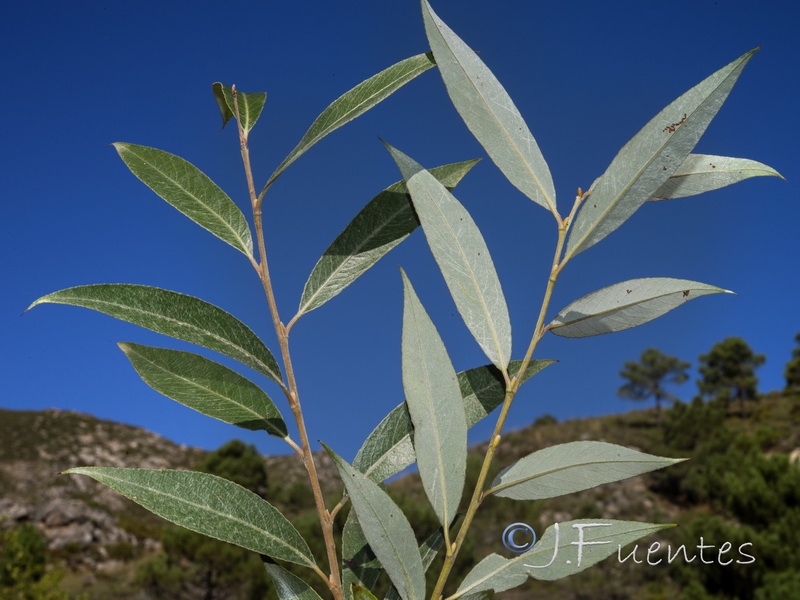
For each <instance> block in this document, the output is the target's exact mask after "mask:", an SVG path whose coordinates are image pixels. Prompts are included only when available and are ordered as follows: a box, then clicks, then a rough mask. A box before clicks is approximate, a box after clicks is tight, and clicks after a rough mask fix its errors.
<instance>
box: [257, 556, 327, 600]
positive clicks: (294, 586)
mask: <svg viewBox="0 0 800 600" xmlns="http://www.w3.org/2000/svg"><path fill="white" fill-rule="evenodd" d="M264 568H265V569H266V570H267V573H268V574H269V576H270V577H271V578H272V582H273V583H274V584H275V591H276V593H277V594H278V600H322V599H321V598H320V597H319V594H317V592H315V591H314V589H313V588H312V587H311V586H310V585H308V584H307V583H306V582H305V581H303V580H302V579H300V578H299V577H297V576H296V575H293V574H292V573H290V572H289V571H287V570H286V569H284V568H283V567H281V566H280V565H277V564H275V563H272V562H265V563H264Z"/></svg>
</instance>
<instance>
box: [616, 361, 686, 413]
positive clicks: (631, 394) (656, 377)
mask: <svg viewBox="0 0 800 600" xmlns="http://www.w3.org/2000/svg"><path fill="white" fill-rule="evenodd" d="M689 366H690V365H689V363H687V362H684V361H682V360H680V359H678V358H676V357H675V356H668V355H666V354H664V353H663V352H661V350H658V349H656V348H648V349H647V350H645V351H644V352H642V357H641V358H640V359H639V362H634V361H627V362H626V363H625V367H624V368H623V369H622V371H620V376H622V378H623V379H627V380H628V383H626V384H625V385H623V386H622V387H621V388H619V391H618V392H617V393H618V394H619V396H620V397H622V398H627V399H628V400H636V401H644V400H647V399H649V398H653V399H655V401H656V422H657V423H658V426H659V427H661V402H662V401H664V400H668V401H670V402H672V401H674V400H675V399H676V398H675V396H674V395H673V394H671V393H670V392H668V391H667V390H666V389H664V386H665V385H667V384H678V383H684V382H685V381H687V380H688V379H689V376H688V375H687V374H686V369H688V368H689Z"/></svg>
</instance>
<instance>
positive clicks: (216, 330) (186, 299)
mask: <svg viewBox="0 0 800 600" xmlns="http://www.w3.org/2000/svg"><path fill="white" fill-rule="evenodd" d="M45 303H51V304H70V305H72V306H83V307H84V308H91V309H92V310H96V311H98V312H101V313H105V314H107V315H110V316H112V317H114V318H116V319H120V320H121V321H127V322H128V323H133V324H134V325H139V326H140V327H144V328H145V329H150V330H151V331H155V332H156V333H163V334H164V335H168V336H171V337H174V338H177V339H179V340H184V341H186V342H191V343H192V344H197V345H198V346H203V347H204V348H208V349H209V350H215V351H216V352H219V353H221V354H224V355H225V356H229V357H231V358H233V359H235V360H238V361H239V362H241V363H244V364H246V365H247V366H248V367H252V368H253V369H255V370H256V371H258V372H259V373H263V374H264V375H266V376H267V377H269V378H270V379H273V380H274V381H276V382H278V383H280V382H281V372H280V369H279V368H278V363H276V362H275V357H274V356H273V355H272V352H270V351H269V349H268V348H267V347H266V346H265V345H264V343H263V342H262V341H261V340H260V339H259V338H258V336H256V334H255V333H253V332H252V331H251V330H250V329H249V328H248V327H247V325H245V324H244V323H242V322H241V321H239V320H238V319H236V318H235V317H233V316H231V315H230V314H229V313H227V312H225V311H224V310H222V309H221V308H218V307H216V306H214V305H213V304H209V303H208V302H205V301H203V300H200V299H199V298H195V297H193V296H187V295H185V294H179V293H177V292H171V291H169V290H162V289H160V288H155V287H149V286H145V285H132V284H127V283H101V284H97V285H83V286H78V287H72V288H67V289H65V290H61V291H59V292H53V293H52V294H48V295H47V296H42V297H41V298H39V299H38V300H36V301H35V302H34V303H33V304H31V305H30V306H29V307H28V309H27V310H30V309H31V308H33V307H34V306H36V305H38V304H45Z"/></svg>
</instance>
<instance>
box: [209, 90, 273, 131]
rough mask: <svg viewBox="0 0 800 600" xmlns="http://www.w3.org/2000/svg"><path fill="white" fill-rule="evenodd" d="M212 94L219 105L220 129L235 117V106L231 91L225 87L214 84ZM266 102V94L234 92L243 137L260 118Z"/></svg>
mask: <svg viewBox="0 0 800 600" xmlns="http://www.w3.org/2000/svg"><path fill="white" fill-rule="evenodd" d="M211 89H212V90H213V92H214V99H215V100H216V101H217V104H218V105H219V112H220V113H221V114H222V127H225V125H226V124H227V122H228V121H229V120H230V119H231V117H234V116H235V115H236V105H235V104H234V102H233V90H232V89H231V88H229V87H228V86H227V85H224V84H222V83H220V82H216V83H214V84H212V85H211ZM266 101H267V94H266V92H255V93H252V92H251V93H247V94H246V93H244V92H240V91H239V90H236V104H238V107H239V122H240V123H241V125H242V129H243V130H244V133H245V135H247V134H248V133H250V130H251V129H252V128H253V126H254V125H255V124H256V121H258V117H260V116H261V110H262V109H263V108H264V103H265V102H266Z"/></svg>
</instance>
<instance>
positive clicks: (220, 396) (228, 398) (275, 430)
mask: <svg viewBox="0 0 800 600" xmlns="http://www.w3.org/2000/svg"><path fill="white" fill-rule="evenodd" d="M128 348H129V349H130V351H131V352H133V353H135V354H136V356H138V357H139V359H140V360H144V361H146V362H147V363H148V364H150V366H152V367H155V368H156V369H159V370H160V371H162V372H164V373H167V374H169V375H172V376H173V377H175V378H177V379H180V380H181V381H185V382H186V383H188V384H189V385H191V386H193V387H196V388H198V389H200V390H203V391H205V392H208V393H209V394H211V395H213V396H215V397H217V398H219V399H221V400H227V401H229V402H230V403H232V404H235V405H236V406H238V407H239V408H243V409H244V410H245V411H247V412H248V413H250V414H252V415H253V416H255V417H257V418H258V420H259V421H263V422H264V423H265V424H266V426H267V428H268V429H269V430H270V431H272V432H273V435H277V434H279V433H280V432H279V431H278V430H277V429H275V428H274V427H272V425H271V424H270V422H269V420H268V419H267V417H266V415H262V414H259V413H258V412H256V411H255V410H254V409H252V408H251V407H249V406H247V405H245V404H242V403H241V402H239V401H238V400H236V399H234V398H233V397H231V396H225V395H223V394H220V393H219V392H217V391H215V390H212V389H211V388H209V387H207V386H204V385H200V384H199V383H197V382H196V381H194V380H192V379H189V378H188V377H184V376H183V375H180V374H179V373H176V372H175V371H170V370H169V369H167V368H166V367H164V366H161V365H159V364H157V363H155V362H153V361H152V360H151V359H149V358H147V357H146V356H144V355H143V354H142V353H141V352H139V351H138V350H136V349H134V348H132V347H131V346H128ZM248 383H250V382H248ZM258 391H259V392H261V393H263V392H262V391H261V390H260V389H258ZM265 395H266V394H265ZM279 437H284V436H283V435H279Z"/></svg>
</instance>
